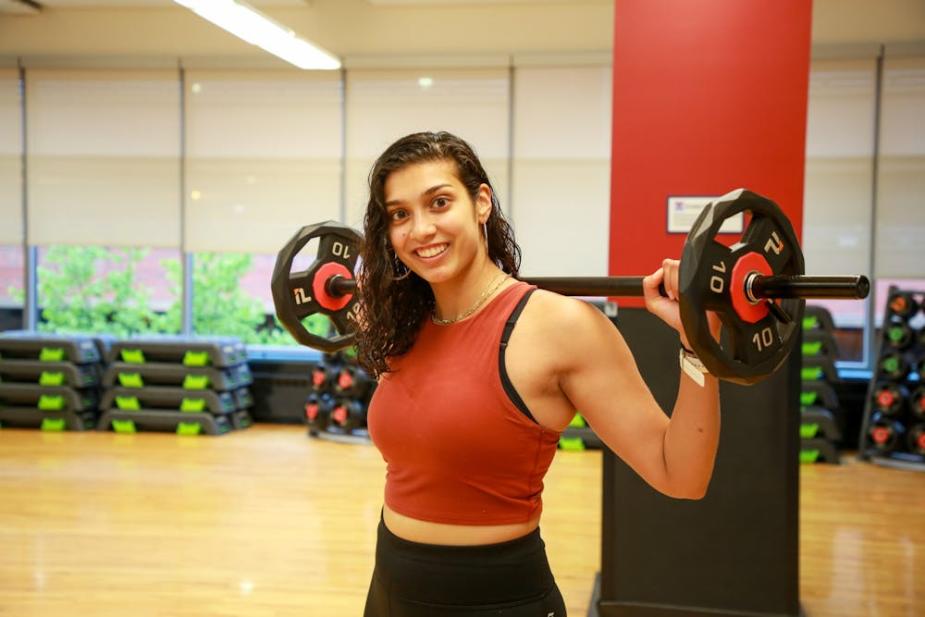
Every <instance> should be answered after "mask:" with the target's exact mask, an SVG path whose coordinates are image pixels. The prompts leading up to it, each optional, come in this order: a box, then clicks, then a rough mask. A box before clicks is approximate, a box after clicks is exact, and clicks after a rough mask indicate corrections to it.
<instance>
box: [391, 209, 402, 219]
mask: <svg viewBox="0 0 925 617" xmlns="http://www.w3.org/2000/svg"><path fill="white" fill-rule="evenodd" d="M389 218H390V219H392V220H393V221H400V220H402V219H403V218H405V211H404V210H392V213H391V214H390V215H389Z"/></svg>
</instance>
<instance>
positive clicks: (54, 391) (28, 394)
mask: <svg viewBox="0 0 925 617" xmlns="http://www.w3.org/2000/svg"><path fill="white" fill-rule="evenodd" d="M98 403H99V398H98V397H97V394H96V391H95V390H74V389H73V388H66V387H63V386H40V385H36V384H19V383H2V384H0V405H3V406H4V407H26V408H30V409H40V410H42V411H73V412H77V413H81V412H85V411H93V410H95V409H96V408H97V404H98Z"/></svg>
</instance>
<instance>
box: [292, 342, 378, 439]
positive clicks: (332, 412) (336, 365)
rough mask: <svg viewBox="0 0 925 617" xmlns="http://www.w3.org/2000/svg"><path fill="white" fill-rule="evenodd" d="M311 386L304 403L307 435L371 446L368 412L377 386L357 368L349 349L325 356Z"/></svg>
mask: <svg viewBox="0 0 925 617" xmlns="http://www.w3.org/2000/svg"><path fill="white" fill-rule="evenodd" d="M311 383H312V387H311V392H310V393H309V395H308V397H307V398H306V400H305V421H306V424H307V425H308V435H309V436H310V437H317V438H319V439H326V440H328V441H336V442H340V443H351V444H368V443H370V438H369V431H368V430H367V412H368V410H369V401H370V400H371V399H372V395H373V392H374V390H375V386H376V384H375V382H374V381H373V380H372V378H371V377H370V376H369V375H368V374H367V373H366V372H365V371H364V370H363V369H362V368H360V366H359V363H358V362H357V361H356V356H355V354H354V353H353V352H352V350H347V351H343V352H338V353H334V354H324V356H323V358H322V359H321V360H320V361H319V362H318V364H316V365H315V367H314V368H313V369H312V375H311Z"/></svg>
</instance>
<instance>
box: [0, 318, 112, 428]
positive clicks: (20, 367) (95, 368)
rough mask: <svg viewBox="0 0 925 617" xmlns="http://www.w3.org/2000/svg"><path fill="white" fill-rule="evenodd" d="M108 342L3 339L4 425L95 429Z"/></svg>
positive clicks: (17, 335)
mask: <svg viewBox="0 0 925 617" xmlns="http://www.w3.org/2000/svg"><path fill="white" fill-rule="evenodd" d="M104 356H105V350H104V343H103V342H102V341H100V340H94V339H91V338H89V337H80V336H59V335H42V334H37V333H34V332H7V333H4V334H3V335H2V336H0V426H6V427H21V428H40V429H41V430H43V431H64V430H69V431H83V430H88V429H92V428H94V427H95V426H96V418H97V415H98V409H99V385H100V375H101V372H102V371H101V366H102V364H101V362H102V359H103V357H104Z"/></svg>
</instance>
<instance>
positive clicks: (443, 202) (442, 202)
mask: <svg viewBox="0 0 925 617" xmlns="http://www.w3.org/2000/svg"><path fill="white" fill-rule="evenodd" d="M434 205H435V206H437V207H438V208H445V207H447V206H448V205H450V200H449V199H447V198H446V197H438V198H437V199H435V200H434Z"/></svg>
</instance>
